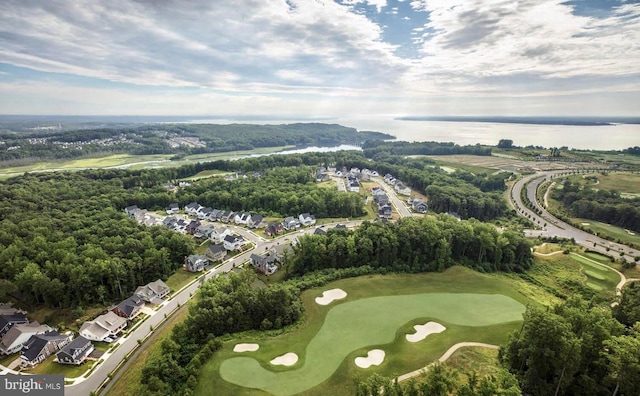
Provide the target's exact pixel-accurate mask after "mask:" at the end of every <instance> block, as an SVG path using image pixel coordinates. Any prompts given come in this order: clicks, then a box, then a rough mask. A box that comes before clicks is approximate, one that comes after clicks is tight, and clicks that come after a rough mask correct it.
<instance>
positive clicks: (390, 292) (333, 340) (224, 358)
mask: <svg viewBox="0 0 640 396" xmlns="http://www.w3.org/2000/svg"><path fill="white" fill-rule="evenodd" d="M513 283H514V282H513V281H512V280H510V279H505V278H501V277H497V276H494V275H485V274H480V273H477V272H474V271H471V270H469V269H466V268H463V267H454V268H451V269H449V270H447V271H445V272H444V273H440V274H434V273H431V274H413V275H389V276H364V277H359V278H352V279H345V280H341V281H337V282H334V283H332V284H330V285H327V286H326V287H323V288H322V289H314V290H310V291H307V292H305V293H304V294H303V303H304V306H305V312H306V315H307V320H306V321H305V323H304V324H303V325H302V326H301V327H300V328H299V329H298V330H296V331H294V332H291V333H289V334H286V335H283V336H281V337H277V338H273V339H267V338H265V337H264V336H263V335H262V334H261V333H252V334H250V335H239V336H238V337H237V338H234V339H232V340H230V341H228V342H227V343H225V346H224V347H223V349H222V351H220V352H219V353H217V354H216V356H215V357H214V358H213V359H212V360H210V361H209V362H208V363H207V364H206V365H205V366H204V368H203V372H202V374H201V377H200V381H199V388H198V390H199V391H198V392H197V393H198V394H207V390H210V389H216V390H217V392H219V393H220V394H240V395H252V394H261V393H262V391H259V390H256V389H250V388H247V387H240V386H236V385H233V384H232V383H230V382H227V381H224V380H222V378H221V372H222V375H223V376H224V378H227V379H228V380H230V381H233V382H238V383H242V384H245V385H246V384H247V381H255V382H254V383H253V386H255V387H264V388H265V389H268V390H269V392H272V393H275V394H293V393H296V392H302V394H308V395H323V394H343V393H344V392H345V387H349V386H351V384H352V383H353V378H354V376H359V375H366V376H368V375H370V374H372V373H374V372H378V373H380V374H382V375H386V376H397V375H400V374H403V373H405V372H409V371H412V370H415V369H417V368H420V367H423V366H425V365H426V364H428V363H430V362H431V361H433V360H434V359H436V358H437V357H439V356H440V355H441V354H442V353H443V352H444V351H446V349H448V348H449V347H450V346H451V345H452V344H455V343H456V342H460V341H479V342H489V343H497V344H500V343H503V342H504V341H505V340H506V336H507V334H508V333H509V332H510V331H511V330H514V329H516V328H517V327H518V326H519V323H520V314H521V313H522V312H523V311H524V304H528V303H531V302H532V300H531V299H530V298H529V297H528V296H527V295H526V293H522V291H521V290H520V289H519V288H517V287H515V286H514V284H513ZM335 287H338V288H341V289H343V290H345V291H346V292H347V293H348V297H347V298H346V299H345V300H341V301H340V302H338V303H334V304H332V305H329V306H326V307H325V306H319V305H318V304H316V303H315V302H314V298H315V297H317V296H319V295H321V293H322V291H323V290H327V289H330V288H335ZM456 293H476V294H477V295H471V294H456ZM540 295H542V296H543V300H545V301H546V300H548V299H549V296H548V295H545V292H544V291H541V292H540ZM536 297H539V296H536ZM485 300H486V301H485ZM489 300H490V301H491V303H487V302H488V301H489ZM483 302H485V303H487V304H483ZM450 304H452V305H450ZM334 305H335V308H334V307H333V306H334ZM399 306H402V307H403V309H402V310H398V309H397V308H398V307H399ZM492 306H493V308H498V307H500V309H496V310H495V313H490V312H487V311H486V310H492V309H493V308H491V307H492ZM499 311H500V312H503V313H502V314H500V313H499ZM473 312H475V314H474V313H473ZM476 314H477V316H476ZM500 315H504V316H500ZM390 318H395V319H392V320H390ZM429 320H435V321H437V322H440V323H442V324H444V325H445V327H447V330H446V331H444V332H443V333H440V334H436V335H431V336H429V337H428V338H427V340H425V341H422V342H419V343H416V344H411V343H408V342H407V341H406V340H404V335H405V334H407V333H412V332H413V329H412V326H413V325H414V324H418V323H425V322H427V321H429ZM350 326H353V328H356V329H357V331H350V329H351V327H350ZM239 342H258V343H259V344H260V346H261V347H260V350H258V351H257V352H253V353H250V354H248V355H245V356H244V357H242V358H238V357H237V355H238V354H237V353H234V352H232V349H233V346H234V345H235V344H236V343H239ZM376 347H378V348H382V349H384V350H385V351H386V352H387V357H386V358H385V361H384V362H383V363H382V365H381V366H378V367H373V368H369V369H367V370H363V369H360V368H358V367H356V366H355V365H354V363H353V360H354V359H355V357H357V356H366V353H367V351H368V350H370V349H374V348H376ZM286 352H295V353H297V354H298V355H299V357H300V360H299V361H298V363H296V365H294V366H292V367H291V368H285V367H282V366H271V365H270V364H269V363H268V362H269V360H271V359H272V358H273V357H275V356H278V355H281V354H283V353H286ZM247 356H251V357H247ZM254 358H256V359H257V360H256V359H254ZM266 368H268V370H267V369H266ZM314 384H320V386H315V387H313V388H310V387H311V386H312V385H314ZM308 388H310V389H308Z"/></svg>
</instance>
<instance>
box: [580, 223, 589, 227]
mask: <svg viewBox="0 0 640 396" xmlns="http://www.w3.org/2000/svg"><path fill="white" fill-rule="evenodd" d="M580 225H583V226H588V225H591V223H580Z"/></svg>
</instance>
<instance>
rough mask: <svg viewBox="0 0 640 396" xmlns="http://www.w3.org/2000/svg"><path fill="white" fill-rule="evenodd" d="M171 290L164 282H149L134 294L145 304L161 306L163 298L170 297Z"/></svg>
mask: <svg viewBox="0 0 640 396" xmlns="http://www.w3.org/2000/svg"><path fill="white" fill-rule="evenodd" d="M170 292H171V289H170V288H169V286H167V284H166V283H164V282H163V281H162V280H160V279H158V280H155V281H153V282H149V283H147V284H146V285H144V286H140V287H138V288H137V289H136V291H135V292H134V293H133V294H135V295H136V296H138V297H140V298H141V299H143V300H144V301H145V302H148V303H151V304H154V305H160V304H162V303H163V302H164V300H163V298H165V297H166V296H168V295H169V293H170Z"/></svg>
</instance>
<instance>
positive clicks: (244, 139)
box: [0, 123, 395, 161]
mask: <svg viewBox="0 0 640 396" xmlns="http://www.w3.org/2000/svg"><path fill="white" fill-rule="evenodd" d="M175 137H194V138H198V139H200V141H201V142H203V143H204V147H188V146H184V145H183V146H178V147H172V146H171V145H170V144H169V139H171V138H175ZM29 139H31V140H29ZM34 139H35V140H34ZM42 139H46V141H43V140H42ZM376 139H395V137H394V136H391V135H387V134H383V133H379V132H366V133H360V132H358V131H357V130H356V129H355V128H348V127H343V126H341V125H337V124H321V123H297V124H282V125H251V124H229V125H219V124H163V125H157V124H154V125H144V126H137V127H116V128H101V129H85V130H74V131H64V132H42V131H40V132H33V133H22V134H4V137H3V141H4V143H5V144H4V145H2V146H0V161H9V160H17V159H23V158H41V159H66V158H78V157H83V156H89V155H92V154H95V153H98V152H112V153H128V154H138V155H144V154H170V153H174V154H183V155H188V154H202V153H214V152H228V151H237V150H253V149H255V148H261V147H280V146H290V145H294V146H298V147H308V146H337V145H340V144H360V143H362V142H364V141H366V140H376ZM104 140H110V141H109V142H107V143H105V142H104ZM54 142H61V143H67V144H75V145H73V146H71V147H68V148H65V147H63V146H62V145H60V144H55V143H54Z"/></svg>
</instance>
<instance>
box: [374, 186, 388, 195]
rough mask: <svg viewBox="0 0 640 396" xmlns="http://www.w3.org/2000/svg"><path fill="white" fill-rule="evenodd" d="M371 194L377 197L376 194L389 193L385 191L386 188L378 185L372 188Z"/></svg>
mask: <svg viewBox="0 0 640 396" xmlns="http://www.w3.org/2000/svg"><path fill="white" fill-rule="evenodd" d="M371 194H372V195H373V196H374V197H375V196H376V195H386V194H387V193H385V192H384V188H382V187H378V186H376V187H373V188H372V189H371Z"/></svg>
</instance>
